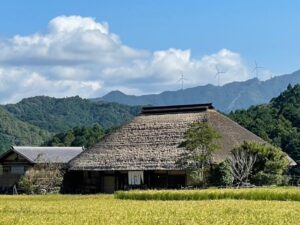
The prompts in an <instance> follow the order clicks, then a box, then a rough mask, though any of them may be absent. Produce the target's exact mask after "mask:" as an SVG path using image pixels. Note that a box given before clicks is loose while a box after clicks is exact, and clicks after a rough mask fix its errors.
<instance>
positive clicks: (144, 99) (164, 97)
mask: <svg viewBox="0 0 300 225" xmlns="http://www.w3.org/2000/svg"><path fill="white" fill-rule="evenodd" d="M298 83H300V71H296V72H294V73H292V74H288V75H282V76H277V77H274V78H272V79H269V80H266V81H259V80H258V79H256V78H255V79H251V80H247V81H244V82H233V83H229V84H226V85H224V86H221V87H219V86H214V85H205V86H198V87H194V88H187V89H184V90H178V91H165V92H162V93H161V94H152V95H142V96H134V95H126V94H124V93H122V92H120V91H113V92H110V93H108V94H107V95H105V96H103V97H102V98H98V99H94V101H98V100H100V101H103V100H104V101H107V102H118V103H121V104H127V105H148V104H150V105H177V104H197V103H204V102H212V103H213V104H214V106H215V107H216V108H217V109H218V110H220V111H222V112H227V113H228V112H230V111H232V110H237V109H247V108H249V107H250V106H252V105H258V104H263V103H268V102H269V101H270V100H271V99H272V98H273V97H276V96H278V95H279V94H280V93H281V92H282V91H284V90H285V88H286V87H287V86H288V84H293V85H294V84H298Z"/></svg>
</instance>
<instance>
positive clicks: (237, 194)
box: [115, 187, 300, 201]
mask: <svg viewBox="0 0 300 225" xmlns="http://www.w3.org/2000/svg"><path fill="white" fill-rule="evenodd" d="M115 198H117V199H131V200H161V201H169V200H185V201H190V200H197V201H200V200H222V199H236V200H276V201H300V189H299V188H295V187H294V188H293V187H281V188H279V187H273V188H246V189H242V188H241V189H202V190H199V189H198V190H133V191H118V192H116V193H115Z"/></svg>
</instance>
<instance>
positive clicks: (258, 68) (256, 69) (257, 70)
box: [253, 61, 263, 78]
mask: <svg viewBox="0 0 300 225" xmlns="http://www.w3.org/2000/svg"><path fill="white" fill-rule="evenodd" d="M254 64H255V66H254V69H253V72H255V76H256V78H258V72H259V70H260V69H263V67H261V66H258V64H257V62H256V61H254Z"/></svg>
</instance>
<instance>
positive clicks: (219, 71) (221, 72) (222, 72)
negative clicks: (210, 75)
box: [215, 66, 226, 86]
mask: <svg viewBox="0 0 300 225" xmlns="http://www.w3.org/2000/svg"><path fill="white" fill-rule="evenodd" d="M216 71H217V72H216V76H215V77H217V78H218V86H220V75H221V74H224V73H226V71H222V70H220V69H219V68H218V66H216Z"/></svg>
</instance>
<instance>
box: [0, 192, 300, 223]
mask: <svg viewBox="0 0 300 225" xmlns="http://www.w3.org/2000/svg"><path fill="white" fill-rule="evenodd" d="M299 221H300V202H297V201H285V202H283V201H248V200H205V201H134V200H118V199H114V198H113V196H112V195H88V196H79V195H69V196H62V195H52V196H50V195H49V196H0V224H30V225H34V224H38V225H43V224H47V225H48V224H59V225H62V224H68V225H70V224H78V225H83V224H89V225H90V224H109V225H114V224H155V225H158V224H220V225H221V224H222V225H224V224H234V225H240V224H245V225H249V224H299Z"/></svg>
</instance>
